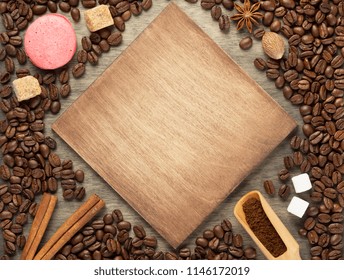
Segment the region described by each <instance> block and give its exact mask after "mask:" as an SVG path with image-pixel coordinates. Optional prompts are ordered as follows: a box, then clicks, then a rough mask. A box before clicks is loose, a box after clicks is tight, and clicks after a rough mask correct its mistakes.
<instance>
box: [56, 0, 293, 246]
mask: <svg viewBox="0 0 344 280" xmlns="http://www.w3.org/2000/svg"><path fill="white" fill-rule="evenodd" d="M295 126H296V123H295V121H294V120H293V119H292V118H291V117H290V116H289V115H288V114H287V113H286V112H285V111H284V110H283V109H282V108H281V107H280V106H279V105H278V104H277V103H276V102H275V101H274V100H273V99H272V98H271V97H270V96H269V95H268V94H267V93H266V92H265V91H264V90H263V89H262V88H261V87H260V86H259V85H258V84H257V83H256V82H255V81H253V80H252V79H251V78H250V77H249V76H248V75H247V74H246V73H245V72H244V71H243V70H242V69H241V68H240V67H239V66H238V65H237V64H236V63H235V62H234V61H233V60H232V59H231V58H230V57H229V56H228V55H227V54H226V53H225V52H224V51H223V50H222V49H221V48H220V47H219V46H218V45H216V44H215V42H213V41H212V40H211V39H210V38H209V36H208V35H206V34H205V33H204V32H203V31H202V30H201V29H200V28H199V27H198V26H197V25H196V24H195V23H194V22H193V21H192V20H191V19H190V18H189V17H188V16H187V15H185V14H184V13H183V12H182V11H181V10H180V9H179V8H178V7H177V6H176V5H175V4H170V5H168V6H167V8H166V9H165V10H164V11H163V12H162V13H161V14H160V15H159V16H158V17H157V18H156V19H155V20H154V21H153V22H152V23H151V24H150V25H149V27H147V28H146V29H145V31H144V32H143V33H142V34H141V35H140V36H139V37H138V38H137V39H136V40H135V41H134V42H133V43H132V44H131V45H130V46H129V47H128V48H127V49H126V50H125V51H124V52H123V53H122V54H121V55H120V56H119V57H118V58H117V59H116V60H115V61H114V62H113V64H111V66H110V67H109V68H108V69H107V70H106V71H105V72H104V73H103V74H102V75H101V76H100V77H99V78H98V79H97V80H96V81H95V82H94V83H93V84H92V85H91V86H90V87H89V88H88V89H87V90H86V91H85V92H84V93H83V94H82V95H81V96H80V97H79V98H78V99H77V100H76V101H75V102H74V103H73V104H72V105H71V106H70V107H69V108H68V109H67V110H66V111H65V112H64V114H62V115H61V117H60V118H59V119H58V120H57V121H56V122H55V123H54V124H53V129H54V130H55V131H56V132H57V133H58V134H59V135H60V136H61V137H62V139H64V140H65V141H66V142H67V143H68V144H69V145H70V146H71V147H72V148H73V149H74V150H75V151H76V152H77V153H78V154H79V155H80V156H81V157H82V158H83V159H84V160H85V161H86V162H87V163H88V164H89V165H90V166H91V167H92V168H93V169H94V170H95V171H96V172H98V174H99V175H100V176H102V177H103V178H104V179H105V180H106V182H108V183H109V184H110V185H111V186H112V187H113V188H114V190H115V191H116V192H118V193H119V194H120V195H121V196H122V197H123V198H124V199H125V200H126V201H127V202H128V203H129V204H130V205H131V206H132V207H133V208H134V209H136V211H137V212H138V213H139V214H140V215H141V216H142V217H143V218H144V219H146V220H147V221H148V223H150V224H151V225H152V227H154V228H155V229H156V230H157V231H158V232H159V233H160V234H161V235H162V236H163V237H164V238H165V239H166V240H167V241H168V242H169V243H170V244H171V245H172V246H173V247H177V246H179V245H180V244H181V243H182V242H183V240H185V239H186V238H187V237H188V235H189V234H190V233H191V232H192V231H193V230H195V229H196V227H197V226H198V225H200V223H201V222H202V221H203V220H204V219H205V218H206V217H207V216H208V215H209V214H210V213H211V212H212V211H213V210H214V209H215V208H216V207H217V206H218V205H219V203H221V202H222V201H223V200H224V199H225V198H226V197H227V196H228V195H229V194H230V193H231V192H232V191H233V190H234V188H235V187H237V186H238V185H239V183H240V182H241V181H242V180H243V179H244V178H245V177H246V176H247V175H248V174H249V173H250V171H251V170H252V169H253V168H254V167H256V166H257V165H258V164H259V163H260V162H261V161H262V160H263V159H264V158H265V157H266V156H267V155H268V154H269V153H270V152H271V151H272V150H273V149H274V148H275V147H276V146H277V145H278V144H279V143H280V142H281V141H282V140H283V139H284V138H285V137H286V136H287V135H288V134H289V133H290V132H291V131H292V130H293V129H294V128H295Z"/></svg>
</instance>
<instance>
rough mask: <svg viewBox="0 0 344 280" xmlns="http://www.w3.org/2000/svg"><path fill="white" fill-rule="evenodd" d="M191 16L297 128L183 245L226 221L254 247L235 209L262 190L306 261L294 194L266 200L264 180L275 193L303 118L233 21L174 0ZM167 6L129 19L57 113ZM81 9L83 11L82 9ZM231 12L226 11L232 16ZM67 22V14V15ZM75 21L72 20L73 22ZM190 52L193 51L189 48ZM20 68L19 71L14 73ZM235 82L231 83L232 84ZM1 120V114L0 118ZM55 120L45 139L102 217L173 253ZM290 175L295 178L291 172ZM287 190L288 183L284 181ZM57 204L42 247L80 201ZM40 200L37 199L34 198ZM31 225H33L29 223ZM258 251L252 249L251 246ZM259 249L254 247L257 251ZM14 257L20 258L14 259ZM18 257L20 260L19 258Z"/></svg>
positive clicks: (49, 118) (159, 0) (80, 32)
mask: <svg viewBox="0 0 344 280" xmlns="http://www.w3.org/2000/svg"><path fill="white" fill-rule="evenodd" d="M175 2H176V3H177V4H178V5H179V7H181V8H182V10H184V11H185V12H186V14H187V15H189V16H190V17H191V18H192V19H193V20H194V21H195V22H196V23H197V24H198V25H199V26H200V27H201V28H202V29H203V30H204V31H205V32H206V33H207V34H208V35H209V36H210V37H211V38H212V39H213V40H214V41H215V42H216V43H217V44H218V45H220V47H222V48H223V49H224V50H225V51H226V52H227V53H228V54H229V55H230V56H231V57H232V58H233V59H234V60H235V61H236V62H237V63H238V64H239V65H240V66H241V67H242V68H243V69H244V70H245V71H246V72H247V73H248V74H249V75H250V76H251V77H252V78H253V79H254V80H256V81H257V82H258V83H259V84H260V85H261V86H262V87H263V88H264V89H265V90H266V92H267V93H268V94H270V95H271V96H272V97H273V98H274V99H275V100H276V101H277V102H278V103H279V104H280V105H281V106H282V107H283V108H284V109H285V110H286V111H287V112H288V113H289V114H290V115H291V116H292V117H293V118H294V119H295V120H296V121H297V122H298V124H299V126H298V129H297V131H295V132H293V133H292V135H290V136H289V137H288V138H287V139H286V140H285V141H283V142H282V143H281V145H280V146H279V147H277V148H276V149H275V150H274V151H273V152H272V153H271V154H270V155H269V156H268V157H267V158H266V159H265V161H264V162H263V163H262V164H261V165H260V166H259V167H258V168H256V169H255V170H254V172H252V173H251V174H250V175H249V176H248V177H247V178H246V179H245V180H244V181H243V182H242V184H241V185H240V186H239V187H238V188H237V189H236V190H235V191H234V192H233V193H232V194H230V196H229V197H228V198H227V199H225V201H224V202H223V203H222V204H221V205H220V206H219V207H218V208H217V209H216V210H215V211H214V212H213V213H212V214H211V215H210V216H209V217H208V218H206V219H205V221H204V222H203V224H202V225H201V226H200V227H199V228H197V229H196V230H195V231H194V232H193V234H192V235H191V236H190V237H189V238H188V239H187V240H186V241H185V242H184V243H183V245H182V246H190V247H193V246H194V241H195V239H196V237H197V236H200V235H202V232H203V231H204V230H205V229H208V228H212V227H213V226H214V225H216V224H219V223H220V222H221V221H222V220H223V219H224V218H229V219H230V221H231V222H232V224H233V231H234V233H240V234H242V235H243V238H244V245H245V246H247V245H253V246H255V244H254V243H253V241H252V239H251V238H250V237H249V236H248V234H246V232H245V231H244V229H243V228H242V227H241V225H240V224H239V223H238V221H237V220H236V219H235V217H234V215H233V207H234V205H235V203H236V202H237V201H238V200H239V198H240V197H241V196H242V195H244V194H245V193H247V192H249V191H250V190H254V189H257V190H260V191H261V192H262V193H263V195H264V196H265V197H266V198H267V200H268V201H269V203H270V204H271V206H272V208H273V209H274V210H275V211H276V213H277V215H278V216H279V217H280V218H281V220H282V221H283V222H284V223H285V225H286V227H287V228H288V229H289V230H290V232H291V234H292V235H293V236H295V238H296V240H297V241H298V242H299V244H300V253H301V257H302V258H303V259H308V258H309V245H308V241H307V240H306V239H304V238H301V237H300V236H299V235H298V229H299V228H300V227H301V226H302V220H301V219H299V218H297V217H296V216H293V215H291V214H289V213H288V212H287V207H288V203H289V201H290V200H291V198H292V196H293V195H294V193H293V192H292V194H291V195H290V197H289V199H288V200H287V201H282V200H281V199H280V197H279V196H278V195H275V196H274V197H267V195H266V193H265V191H264V188H263V181H264V180H266V179H271V180H272V181H273V182H274V184H275V186H276V188H278V187H279V186H280V185H281V182H280V181H279V179H278V175H277V174H278V172H279V170H280V169H282V168H283V167H284V165H283V157H284V156H285V155H288V154H290V152H291V150H290V147H289V140H290V138H291V136H293V135H294V134H300V135H301V134H302V130H301V129H300V128H301V125H302V119H301V118H300V115H299V110H298V107H296V106H293V105H291V103H290V102H289V101H287V100H285V98H284V97H283V94H282V91H281V90H278V89H276V88H275V85H274V82H273V81H271V80H269V79H267V78H266V76H265V73H264V72H260V71H258V70H257V69H256V68H255V67H254V66H253V60H254V59H255V58H256V57H265V55H264V53H263V50H262V47H261V42H260V41H258V40H256V39H253V46H252V48H251V49H250V50H247V51H243V50H241V49H240V47H239V41H240V39H241V38H243V37H244V36H247V35H248V33H247V31H240V32H238V31H236V28H235V23H234V22H231V27H230V31H229V32H228V33H223V32H221V31H220V29H219V28H218V23H217V22H215V21H214V20H213V19H212V18H211V15H210V11H206V10H203V9H202V8H201V6H200V0H199V1H198V3H196V4H190V3H187V2H186V1H184V0H175ZM168 3H169V1H167V0H153V6H152V8H151V9H150V10H149V11H147V12H143V13H142V14H141V15H140V16H138V17H132V18H131V19H130V20H129V21H128V22H126V30H125V31H124V33H123V42H122V44H121V45H120V46H119V47H117V48H112V49H111V50H110V52H108V53H104V54H102V55H101V57H100V59H99V63H98V65H97V66H91V65H90V64H87V67H86V73H85V75H84V76H83V77H82V78H80V79H77V80H76V79H74V78H73V77H72V78H71V79H70V84H71V87H72V94H71V96H69V97H68V98H67V99H63V100H62V109H61V111H60V114H61V113H62V112H63V111H64V110H65V109H66V108H67V107H68V106H69V105H70V104H71V103H72V102H73V101H74V100H75V99H76V98H77V97H78V96H79V95H80V94H82V93H83V91H84V90H85V89H86V88H87V87H88V86H89V85H90V84H91V83H92V82H93V81H94V80H95V79H96V78H97V77H98V76H99V75H100V74H101V73H102V72H103V71H104V70H105V69H106V68H107V67H108V66H109V65H110V64H111V63H112V61H114V59H115V58H116V57H117V56H118V55H119V54H120V53H121V52H122V51H123V50H124V49H125V48H126V47H127V46H128V45H129V44H130V43H131V42H132V41H133V40H134V39H135V38H136V37H137V36H138V35H139V34H140V32H142V31H143V30H144V28H145V27H147V25H148V24H149V23H150V22H151V21H152V20H153V19H154V18H155V17H156V16H157V15H158V14H159V13H160V12H161V10H162V9H164V7H166V5H168ZM79 6H80V9H81V10H82V7H81V5H79ZM233 13H234V11H231V12H229V14H230V15H232V14H233ZM66 16H67V17H69V15H66ZM72 22H73V21H72ZM74 27H75V30H76V33H77V39H78V48H80V45H81V43H80V42H81V38H82V36H87V35H88V34H89V31H88V30H87V28H86V25H85V22H84V20H83V18H81V21H80V22H79V23H77V24H74ZM3 30H4V27H3V24H1V26H0V32H2V31H3ZM190 47H192V46H190ZM75 62H76V58H75V57H74V58H73V60H72V62H71V63H70V65H71V66H72V65H74V64H75ZM25 67H28V68H32V69H33V71H32V72H35V69H34V67H33V66H31V64H30V63H27V65H26V66H25ZM3 68H4V63H3V62H1V64H0V70H3ZM17 69H18V68H17ZM234 82H235V81H233V83H234ZM0 117H1V119H2V118H3V113H2V112H1V113H0ZM56 118H57V116H54V115H52V114H47V115H46V117H45V123H46V130H45V131H46V134H47V135H51V136H52V137H53V138H54V139H56V141H57V144H58V146H57V150H56V152H57V153H58V154H59V155H60V157H61V158H62V159H72V160H73V162H74V169H75V170H76V169H79V168H80V169H83V170H84V171H85V181H84V183H83V186H84V187H85V188H86V191H87V196H89V195H90V194H92V193H97V194H99V195H100V196H101V197H102V198H103V199H104V200H105V202H106V209H104V210H103V211H102V212H101V214H100V216H101V215H103V214H104V213H106V212H111V211H112V210H114V209H121V211H122V212H123V215H124V218H125V219H126V220H127V221H129V222H131V223H132V224H133V225H134V224H142V225H143V226H144V227H145V229H146V231H147V234H149V235H154V236H156V237H157V238H158V242H159V249H160V250H171V249H172V248H171V247H170V246H169V245H168V244H167V243H166V241H164V239H163V238H161V237H160V236H159V234H158V233H156V232H155V231H154V230H153V229H152V228H151V227H150V226H149V225H148V224H147V223H146V222H145V221H144V220H143V219H142V218H141V217H140V216H139V215H138V214H137V213H136V212H135V211H134V210H133V209H132V208H131V207H130V206H129V205H128V204H127V203H126V202H125V201H124V200H123V199H122V198H121V197H120V196H119V195H118V194H117V193H116V192H115V191H114V190H113V189H112V188H111V187H110V186H109V185H107V183H105V182H104V180H102V178H100V177H99V176H98V175H97V174H96V173H95V172H94V171H93V170H92V169H91V168H90V167H89V166H88V165H87V164H86V163H85V162H84V161H83V160H82V159H81V158H80V157H79V156H78V155H77V154H76V153H75V152H74V151H73V150H72V149H71V148H70V147H69V146H68V145H67V144H66V143H64V142H63V141H62V140H61V139H60V138H59V137H58V136H57V135H56V134H55V133H54V132H52V130H51V124H52V123H53V122H54V121H55V119H56ZM243 145H245V139H243ZM292 175H297V173H294V174H292ZM288 184H290V185H291V181H289V182H288ZM57 196H58V199H59V201H58V204H57V208H56V209H55V212H54V215H53V219H52V221H51V223H50V224H49V227H48V231H47V233H46V235H45V237H44V238H43V241H42V242H45V241H46V240H47V239H48V238H49V237H50V236H51V235H52V234H53V233H54V232H55V230H56V229H57V228H58V227H59V226H60V225H61V224H62V223H63V221H64V220H65V219H66V218H67V217H68V216H69V215H70V214H71V213H72V212H73V211H74V210H75V209H77V208H78V207H79V206H80V204H81V203H80V202H78V201H72V202H69V201H64V200H63V197H62V191H61V188H59V190H58V192H57ZM308 196H309V194H308V193H304V194H301V195H299V197H301V198H304V199H306V200H307V199H308ZM38 198H39V199H40V197H38ZM30 223H31V222H30ZM28 230H29V226H25V233H26V234H27V232H28ZM0 244H3V238H2V235H0ZM255 247H256V246H255ZM256 248H257V247H256ZM2 254H3V247H2V245H1V246H0V255H2ZM17 255H18V254H17ZM17 257H18V256H17ZM257 259H265V257H264V255H263V254H262V253H261V252H260V251H259V249H258V248H257Z"/></svg>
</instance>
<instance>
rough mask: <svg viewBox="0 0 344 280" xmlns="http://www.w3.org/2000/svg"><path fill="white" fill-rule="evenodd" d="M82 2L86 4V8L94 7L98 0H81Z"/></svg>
mask: <svg viewBox="0 0 344 280" xmlns="http://www.w3.org/2000/svg"><path fill="white" fill-rule="evenodd" d="M81 4H82V5H83V6H84V8H87V9H89V8H94V7H95V6H96V5H97V2H96V0H81Z"/></svg>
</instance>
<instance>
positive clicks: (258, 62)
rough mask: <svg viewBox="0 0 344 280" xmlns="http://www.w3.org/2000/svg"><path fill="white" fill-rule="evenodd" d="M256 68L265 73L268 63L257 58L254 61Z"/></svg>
mask: <svg viewBox="0 0 344 280" xmlns="http://www.w3.org/2000/svg"><path fill="white" fill-rule="evenodd" d="M254 66H255V67H256V68H257V69H258V70H260V71H263V70H265V69H266V67H267V66H266V62H265V60H264V59H263V58H256V59H255V60H254Z"/></svg>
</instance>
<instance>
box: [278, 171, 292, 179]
mask: <svg viewBox="0 0 344 280" xmlns="http://www.w3.org/2000/svg"><path fill="white" fill-rule="evenodd" d="M278 177H279V179H280V180H281V181H286V180H287V179H288V178H289V177H290V173H289V171H288V169H282V170H281V171H279V172H278Z"/></svg>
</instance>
